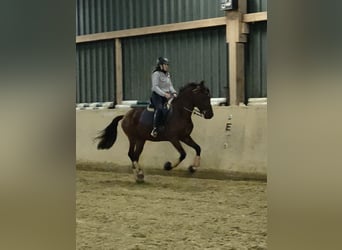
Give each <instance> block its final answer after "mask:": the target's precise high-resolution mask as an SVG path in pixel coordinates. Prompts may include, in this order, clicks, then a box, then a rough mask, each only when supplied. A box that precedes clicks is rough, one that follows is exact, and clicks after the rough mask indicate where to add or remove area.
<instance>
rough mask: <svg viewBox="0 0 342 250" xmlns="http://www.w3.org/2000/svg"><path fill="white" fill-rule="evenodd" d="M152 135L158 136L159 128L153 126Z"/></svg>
mask: <svg viewBox="0 0 342 250" xmlns="http://www.w3.org/2000/svg"><path fill="white" fill-rule="evenodd" d="M151 136H152V137H154V138H156V137H157V136H158V131H157V128H153V130H152V132H151Z"/></svg>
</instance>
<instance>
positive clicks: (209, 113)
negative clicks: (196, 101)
mask: <svg viewBox="0 0 342 250" xmlns="http://www.w3.org/2000/svg"><path fill="white" fill-rule="evenodd" d="M202 114H203V116H204V118H205V119H211V118H213V116H214V113H213V111H212V110H203V112H202Z"/></svg>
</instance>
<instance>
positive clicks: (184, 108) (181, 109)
mask: <svg viewBox="0 0 342 250" xmlns="http://www.w3.org/2000/svg"><path fill="white" fill-rule="evenodd" d="M172 109H173V112H177V113H179V114H180V115H182V116H185V117H187V118H191V115H192V111H193V109H194V105H193V104H192V103H191V102H190V101H189V100H186V99H184V98H183V99H178V100H174V102H173V103H172Z"/></svg>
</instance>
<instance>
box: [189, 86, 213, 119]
mask: <svg viewBox="0 0 342 250" xmlns="http://www.w3.org/2000/svg"><path fill="white" fill-rule="evenodd" d="M192 93H193V98H192V99H193V105H194V106H195V107H197V108H198V109H199V111H200V112H201V114H203V116H204V118H205V119H211V118H212V117H213V116H214V113H213V108H212V107H211V104H210V91H209V89H208V88H207V87H206V86H205V85H204V81H201V82H200V83H199V84H197V86H196V87H195V88H194V89H193V90H192Z"/></svg>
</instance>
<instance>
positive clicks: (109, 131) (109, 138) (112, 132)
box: [95, 115, 124, 149]
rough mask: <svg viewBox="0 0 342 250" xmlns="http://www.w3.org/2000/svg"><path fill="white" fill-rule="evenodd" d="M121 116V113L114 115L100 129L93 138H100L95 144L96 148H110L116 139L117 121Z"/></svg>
mask: <svg viewBox="0 0 342 250" xmlns="http://www.w3.org/2000/svg"><path fill="white" fill-rule="evenodd" d="M123 117H124V116H123V115H119V116H117V117H115V118H114V119H113V121H112V122H111V123H110V124H109V125H108V126H107V127H106V128H105V129H104V130H102V131H101V134H100V135H99V136H98V137H96V138H95V140H100V142H99V144H97V149H110V148H111V147H112V146H113V144H114V142H115V141H116V136H117V127H118V123H119V121H120V120H121V119H122V118H123Z"/></svg>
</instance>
